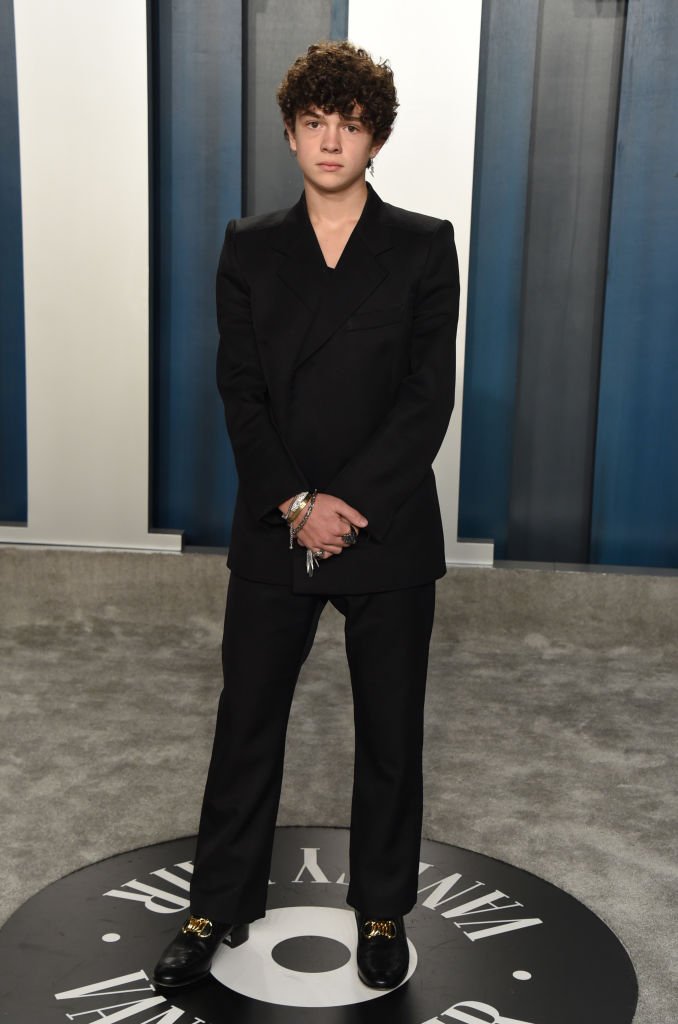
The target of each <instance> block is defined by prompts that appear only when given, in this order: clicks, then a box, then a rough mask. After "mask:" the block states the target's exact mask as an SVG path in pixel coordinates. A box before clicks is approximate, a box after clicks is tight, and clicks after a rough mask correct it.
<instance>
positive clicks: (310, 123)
mask: <svg viewBox="0 0 678 1024" xmlns="http://www.w3.org/2000/svg"><path fill="white" fill-rule="evenodd" d="M319 124H320V122H319V121H307V122H306V127H307V128H317V127H318V125H319Z"/></svg>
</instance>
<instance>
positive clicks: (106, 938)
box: [101, 932, 120, 942]
mask: <svg viewBox="0 0 678 1024" xmlns="http://www.w3.org/2000/svg"><path fill="white" fill-rule="evenodd" d="M101 941H102V942H119V941H120V936H119V935H118V933H117V932H106V934H105V935H102V936H101Z"/></svg>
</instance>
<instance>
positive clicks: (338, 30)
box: [330, 0, 348, 39]
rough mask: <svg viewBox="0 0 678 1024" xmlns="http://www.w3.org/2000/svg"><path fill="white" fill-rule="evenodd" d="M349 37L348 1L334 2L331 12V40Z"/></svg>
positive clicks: (333, 0)
mask: <svg viewBox="0 0 678 1024" xmlns="http://www.w3.org/2000/svg"><path fill="white" fill-rule="evenodd" d="M347 36H348V0H332V9H331V11H330V39H346V38H347Z"/></svg>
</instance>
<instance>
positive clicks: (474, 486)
mask: <svg viewBox="0 0 678 1024" xmlns="http://www.w3.org/2000/svg"><path fill="white" fill-rule="evenodd" d="M538 13H539V0H485V3H484V4H483V21H482V34H481V51H480V74H479V87H478V118H477V126H478V127H477V134H476V165H475V180H474V188H473V220H472V234H471V260H470V273H469V293H468V315H467V316H468V319H467V333H466V368H465V380H464V410H463V412H464V419H463V430H462V450H461V484H460V505H459V536H460V537H464V538H476V539H480V538H490V539H493V540H494V542H495V554H496V557H497V558H503V557H504V553H505V547H506V539H507V527H508V505H509V491H510V483H511V450H512V439H513V438H512V432H513V420H514V403H515V386H516V373H517V359H518V345H519V332H520V315H521V289H522V269H523V239H524V233H525V223H524V222H525V207H526V197H527V177H528V162H529V148H530V122H531V113H532V92H533V82H534V64H535V51H536V38H537V27H538V21H539V18H538Z"/></svg>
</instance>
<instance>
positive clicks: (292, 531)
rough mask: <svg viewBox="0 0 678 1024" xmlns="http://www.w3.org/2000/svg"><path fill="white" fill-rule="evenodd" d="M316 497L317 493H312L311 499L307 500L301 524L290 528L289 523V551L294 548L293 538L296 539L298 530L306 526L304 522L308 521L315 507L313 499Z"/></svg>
mask: <svg viewBox="0 0 678 1024" xmlns="http://www.w3.org/2000/svg"><path fill="white" fill-rule="evenodd" d="M317 497H318V492H317V491H313V493H312V495H311V497H310V498H309V499H308V505H307V507H306V511H305V512H304V515H303V517H302V520H301V522H300V523H299V525H298V526H292V524H291V523H290V550H291V549H292V548H293V547H294V538H295V537H296V535H297V534H298V533H299V531H300V530H303V528H304V526H305V525H306V520H307V519H308V517H309V516H310V514H311V512H312V511H313V506H314V505H315V499H316V498H317Z"/></svg>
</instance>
